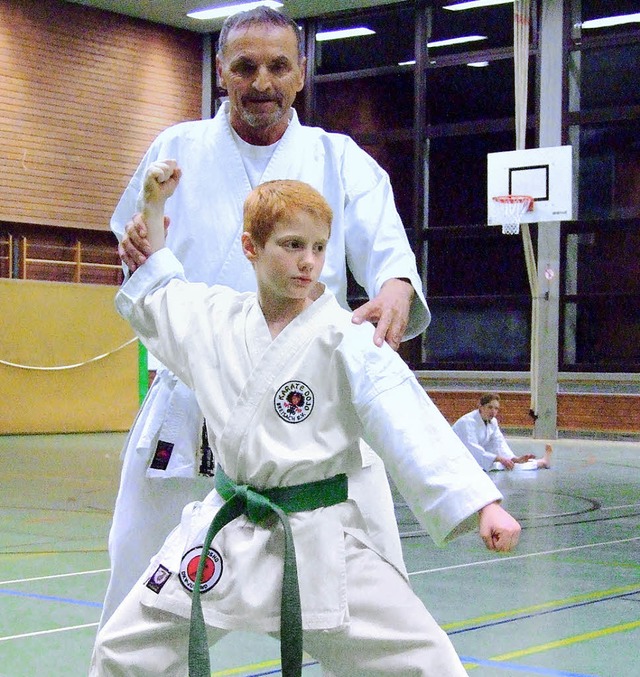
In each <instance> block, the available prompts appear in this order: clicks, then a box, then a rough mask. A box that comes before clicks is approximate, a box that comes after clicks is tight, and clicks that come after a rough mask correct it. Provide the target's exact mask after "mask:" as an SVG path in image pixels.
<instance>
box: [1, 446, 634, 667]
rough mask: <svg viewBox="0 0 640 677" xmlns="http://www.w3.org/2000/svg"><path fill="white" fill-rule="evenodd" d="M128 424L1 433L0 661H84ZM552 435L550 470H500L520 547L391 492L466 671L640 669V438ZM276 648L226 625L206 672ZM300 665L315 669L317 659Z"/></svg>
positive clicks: (267, 660)
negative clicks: (495, 546)
mask: <svg viewBox="0 0 640 677" xmlns="http://www.w3.org/2000/svg"><path fill="white" fill-rule="evenodd" d="M123 440H124V435H122V434H94V435H46V436H45V435H40V436H0V457H1V458H2V470H1V473H2V475H1V476H2V485H1V486H2V493H1V495H0V511H1V514H2V523H1V527H0V677H82V676H84V675H86V673H87V666H88V662H89V656H90V652H91V647H92V643H93V638H94V634H95V631H96V626H97V622H98V618H99V616H100V607H101V601H102V597H103V593H104V591H105V588H106V584H107V578H108V567H109V561H108V557H107V552H106V542H107V534H108V530H109V523H110V516H111V509H112V505H113V501H114V497H115V493H116V490H117V484H118V475H119V452H120V448H121V446H122V442H123ZM553 446H554V458H553V467H552V468H551V470H543V471H537V472H536V471H533V472H524V471H519V472H515V471H514V472H510V473H507V472H502V473H492V475H491V476H492V478H493V479H494V480H495V482H496V483H497V484H498V486H499V487H500V489H501V491H502V492H503V494H504V496H505V507H506V508H507V509H508V510H509V511H510V512H511V513H512V514H513V515H514V516H516V517H517V518H518V519H520V520H521V523H522V525H523V532H522V537H521V540H520V544H519V546H518V548H517V550H516V551H515V552H514V553H512V554H509V555H502V556H500V555H495V554H492V553H490V552H488V551H487V550H485V549H484V547H483V545H482V543H481V541H480V540H479V538H478V537H477V536H476V535H475V534H469V535H466V536H464V537H462V538H460V539H458V540H457V541H454V542H453V543H451V544H449V545H448V546H447V547H445V548H442V549H441V548H436V547H435V546H434V545H433V544H432V543H431V541H430V540H429V539H428V538H427V537H425V536H424V534H423V533H422V532H421V531H420V529H419V527H418V525H417V523H415V522H414V521H413V519H412V518H411V515H410V514H408V512H407V510H406V508H405V507H404V506H403V505H402V503H401V500H400V499H398V505H397V515H398V521H399V524H400V530H401V532H402V533H403V534H404V538H403V545H404V550H405V557H406V562H407V568H408V570H409V572H410V576H411V582H412V584H413V586H414V588H415V590H416V592H417V593H418V594H419V595H420V597H421V598H422V599H423V600H424V602H425V604H426V606H427V607H428V608H429V610H430V611H431V612H432V614H433V615H434V616H435V617H436V619H437V620H438V621H439V623H440V624H441V625H442V626H443V627H444V628H445V630H446V631H447V632H448V633H449V635H450V636H451V639H452V641H453V643H454V645H455V646H456V649H457V651H458V653H459V654H460V656H461V657H462V659H463V661H464V662H465V665H466V667H467V670H468V671H469V674H470V675H476V676H477V677H490V676H491V677H493V676H495V677H510V676H514V677H515V676H519V675H547V676H559V675H563V676H569V675H571V676H574V677H596V676H597V677H633V676H639V675H640V667H639V663H638V655H639V650H640V528H639V525H640V442H635V441H617V442H613V441H603V440H566V439H562V440H557V441H555V442H554V445H553ZM513 447H514V450H515V451H519V450H522V451H524V450H528V449H533V451H534V452H535V453H537V454H538V455H540V454H541V452H542V443H541V442H539V441H535V442H534V441H532V440H528V439H523V438H520V439H516V440H513ZM278 657H279V646H278V644H277V643H276V642H275V641H273V640H271V639H269V638H262V637H260V636H257V635H247V634H244V633H236V634H231V635H229V636H227V637H225V639H224V640H223V642H221V643H220V644H218V645H217V646H216V647H215V648H214V649H213V650H212V670H213V672H212V674H213V675H215V676H217V677H222V676H223V675H224V676H226V675H234V676H238V677H243V676H249V675H251V676H252V677H258V675H279V674H280V669H279V660H278ZM303 672H304V676H305V677H318V676H319V675H320V669H319V667H318V666H317V665H316V664H315V662H314V661H313V660H311V659H308V660H307V666H306V667H305V668H304V671H303ZM171 677H178V676H171ZM342 677H348V675H344V676H342ZM434 677H438V676H437V675H434Z"/></svg>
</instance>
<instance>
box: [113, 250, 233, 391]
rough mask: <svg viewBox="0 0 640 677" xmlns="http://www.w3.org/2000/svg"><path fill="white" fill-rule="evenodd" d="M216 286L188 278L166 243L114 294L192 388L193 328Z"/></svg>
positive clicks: (124, 311)
mask: <svg viewBox="0 0 640 677" xmlns="http://www.w3.org/2000/svg"><path fill="white" fill-rule="evenodd" d="M211 289H212V288H210V287H207V285H205V284H196V283H188V282H186V280H185V277H184V270H183V268H182V264H181V263H180V262H179V261H178V259H177V258H176V257H175V256H174V254H173V253H172V252H171V251H170V250H169V249H167V248H166V247H165V248H164V249H161V250H159V251H157V252H155V253H154V254H152V255H151V256H150V257H149V258H148V259H147V261H146V262H145V263H144V265H142V266H140V267H139V268H138V269H137V270H136V271H135V273H133V275H132V276H131V277H130V278H129V279H128V280H126V281H125V283H124V284H123V285H122V287H121V288H120V290H119V291H118V293H117V294H116V298H115V305H116V310H117V311H118V313H119V314H120V315H121V316H122V317H123V318H124V319H125V320H127V321H128V322H129V323H130V324H131V326H132V327H133V329H134V331H135V332H136V334H137V335H138V336H139V338H140V340H141V341H142V342H143V343H144V345H145V346H146V347H147V349H148V350H149V351H150V352H152V353H153V354H154V355H155V356H156V357H157V358H158V359H159V360H160V361H161V362H162V363H163V364H164V365H166V366H167V367H168V368H169V369H170V370H171V371H172V372H173V373H174V374H175V375H176V376H178V378H180V379H181V380H182V381H183V382H184V383H186V385H188V386H189V387H193V378H192V374H191V361H192V360H191V355H190V354H189V338H190V336H191V335H192V331H191V327H192V324H193V319H194V318H195V317H198V316H200V317H202V316H203V315H204V314H205V313H206V308H205V305H206V304H205V299H206V297H207V296H208V295H209V293H210V292H211ZM220 289H224V288H223V287H221V288H220ZM196 368H197V366H196Z"/></svg>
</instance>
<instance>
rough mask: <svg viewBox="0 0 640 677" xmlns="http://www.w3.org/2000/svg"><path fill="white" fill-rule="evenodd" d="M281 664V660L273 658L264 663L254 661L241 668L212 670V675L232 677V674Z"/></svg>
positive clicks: (213, 676)
mask: <svg viewBox="0 0 640 677" xmlns="http://www.w3.org/2000/svg"><path fill="white" fill-rule="evenodd" d="M278 665H280V661H277V660H271V661H264V662H262V663H252V664H251V665H243V666H242V667H239V668H229V669H227V670H220V671H219V672H212V673H211V677H230V675H239V674H241V673H245V672H252V671H253V670H265V669H268V668H275V667H277V666H278Z"/></svg>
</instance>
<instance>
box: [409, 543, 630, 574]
mask: <svg viewBox="0 0 640 677" xmlns="http://www.w3.org/2000/svg"><path fill="white" fill-rule="evenodd" d="M638 540H640V536H634V537H633V538H621V539H620V540H617V541H601V542H600V543H587V544H586V545H574V546H572V547H570V548H559V549H558V550H543V551H541V552H530V553H529V554H527V555H512V556H509V555H505V556H503V557H496V558H495V559H485V560H480V561H478V562H468V563H467V564H453V565H451V566H448V567H437V568H436V569H423V570H422V571H412V572H410V573H409V576H420V575H421V574H432V573H435V572H437V571H450V570H452V569H466V568H468V567H477V566H480V565H482V564H496V563H502V562H511V561H513V560H514V559H525V558H528V557H539V556H540V555H555V554H556V553H559V552H571V551H572V550H583V549H584V548H595V547H597V546H599V545H615V544H616V543H630V542H631V541H638Z"/></svg>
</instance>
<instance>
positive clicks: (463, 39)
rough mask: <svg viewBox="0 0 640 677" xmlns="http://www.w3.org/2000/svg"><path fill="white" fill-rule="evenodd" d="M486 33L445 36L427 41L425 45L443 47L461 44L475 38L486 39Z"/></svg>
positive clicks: (475, 39)
mask: <svg viewBox="0 0 640 677" xmlns="http://www.w3.org/2000/svg"><path fill="white" fill-rule="evenodd" d="M486 39H487V36H486V35H464V36H462V37H460V38H447V39H446V40H434V41H433V42H427V47H445V46H446V45H461V44H463V43H465V42H476V41H477V40H486Z"/></svg>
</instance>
